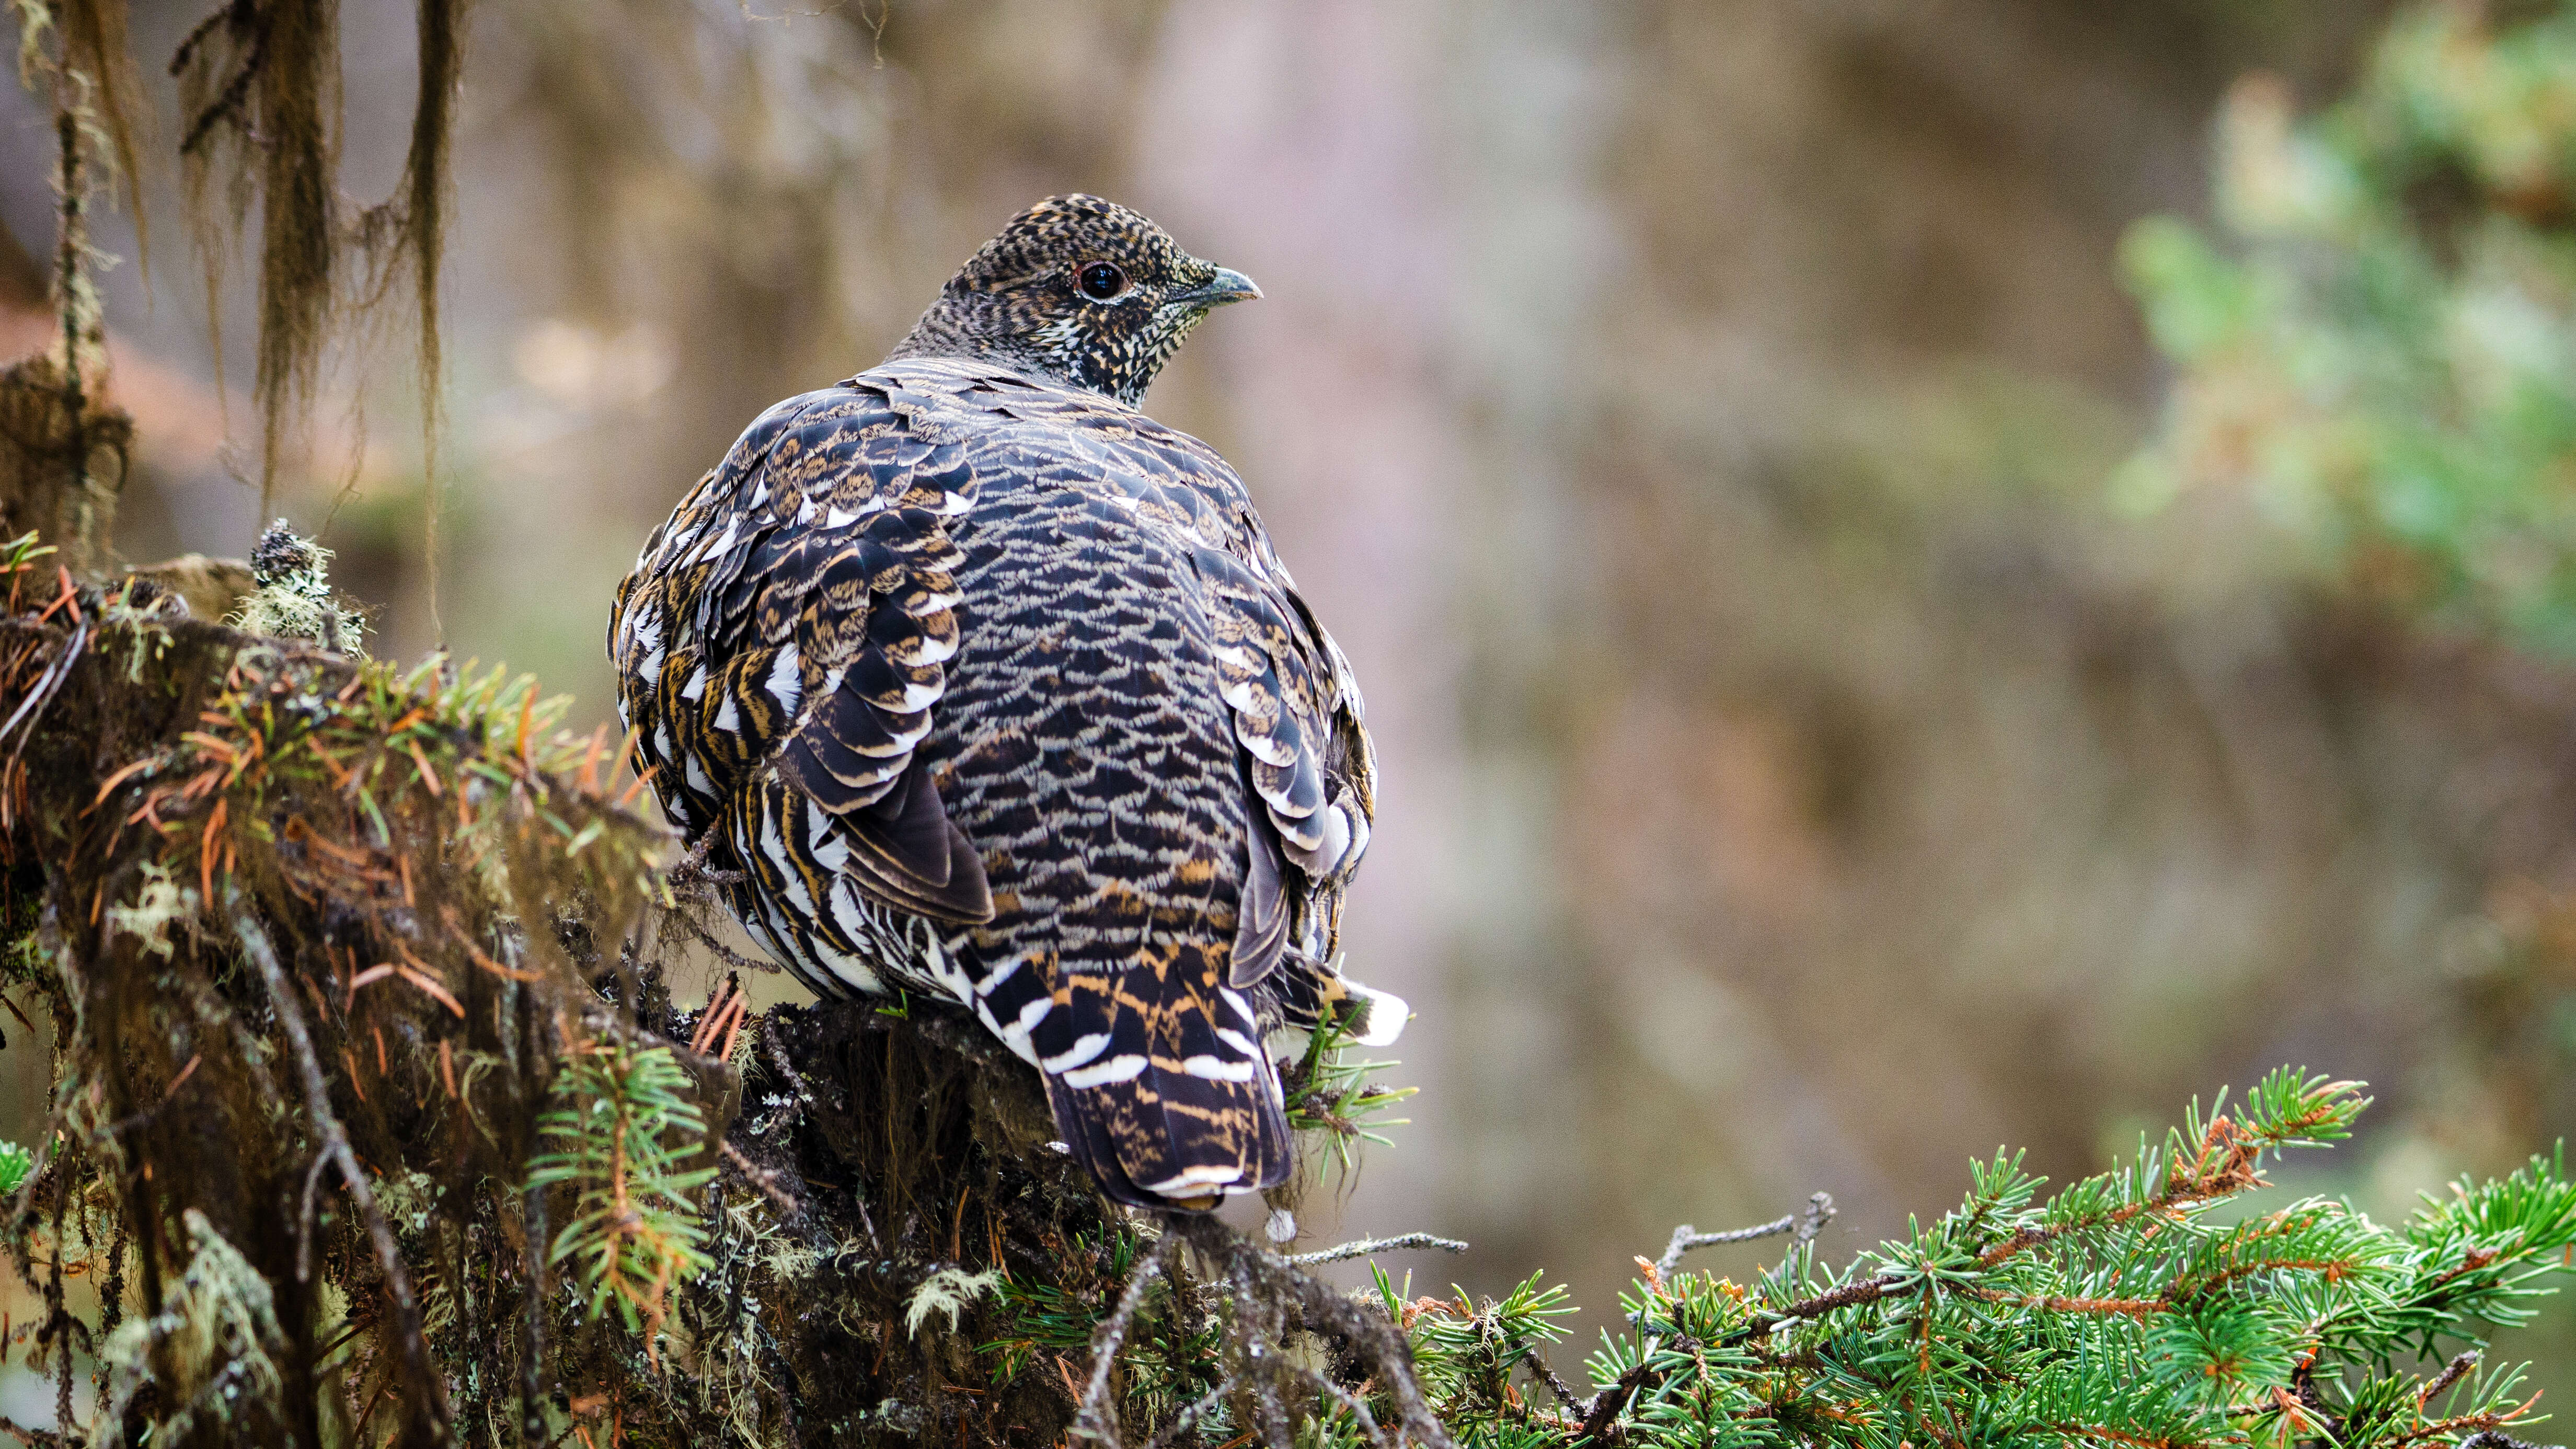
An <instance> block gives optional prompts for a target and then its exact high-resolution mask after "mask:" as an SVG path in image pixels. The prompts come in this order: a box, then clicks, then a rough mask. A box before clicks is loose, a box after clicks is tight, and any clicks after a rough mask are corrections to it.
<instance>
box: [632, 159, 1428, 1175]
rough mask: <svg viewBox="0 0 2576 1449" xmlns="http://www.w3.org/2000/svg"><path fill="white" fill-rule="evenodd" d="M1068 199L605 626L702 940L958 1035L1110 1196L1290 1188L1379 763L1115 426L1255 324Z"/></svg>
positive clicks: (1382, 1028)
mask: <svg viewBox="0 0 2576 1449" xmlns="http://www.w3.org/2000/svg"><path fill="white" fill-rule="evenodd" d="M1260 295H1261V293H1260V290H1259V289H1258V288H1257V287H1255V286H1254V285H1253V284H1252V282H1251V280H1250V279H1249V278H1247V277H1245V276H1244V275H1242V274H1241V273H1239V272H1234V271H1230V270H1227V269H1225V268H1223V267H1219V266H1216V265H1215V264H1213V263H1210V262H1207V261H1204V260H1201V259H1200V258H1197V257H1194V256H1191V255H1189V254H1188V253H1186V252H1184V251H1182V250H1181V249H1180V248H1179V247H1178V246H1177V245H1175V244H1174V243H1173V241H1172V239H1171V238H1170V237H1169V236H1168V235H1166V234H1165V233H1164V232H1163V230H1162V229H1161V228H1160V227H1158V226H1156V225H1155V224H1154V223H1152V222H1151V221H1149V220H1147V219H1146V218H1145V217H1143V216H1141V215H1139V214H1137V213H1136V212H1134V211H1131V210H1129V209H1127V208H1126V207H1123V206H1118V205H1115V204H1113V203H1110V202H1107V201H1103V200H1100V199H1099V198H1097V197H1092V196H1083V195H1070V196H1058V197H1052V198H1050V199H1048V200H1046V201H1042V202H1040V203H1038V204H1037V205H1036V206H1034V207H1031V208H1030V209H1029V210H1027V211H1025V212H1023V213H1021V214H1020V215H1019V216H1017V217H1015V218H1013V219H1012V221H1011V223H1010V224H1009V225H1008V226H1006V227H1004V228H1003V230H1002V232H1001V234H1000V235H998V236H996V237H994V238H993V240H992V241H990V242H988V243H986V244H985V246H984V247H983V249H982V250H980V251H978V252H977V253H976V254H975V255H974V257H973V258H972V259H970V260H969V261H968V262H967V263H966V265H965V266H964V267H963V268H962V269H961V270H960V271H959V272H958V273H957V275H956V276H955V277H954V278H952V279H951V280H950V281H949V282H948V284H947V285H946V286H945V287H944V288H943V289H942V290H941V292H940V295H939V299H938V300H937V301H936V302H935V303H933V304H932V305H931V307H930V309H929V311H927V312H925V313H924V314H923V315H922V318H921V321H920V322H919V324H918V325H916V326H915V327H914V328H913V330H912V332H911V333H910V335H908V336H907V337H905V338H904V340H903V342H902V343H901V344H900V345H899V346H897V347H896V348H895V350H894V352H893V354H892V355H891V356H889V357H888V358H887V359H886V361H884V362H883V363H881V364H879V365H878V366H876V367H874V368H872V369H870V370H868V371H866V372H863V373H860V374H859V375H858V376H856V377H853V378H851V379H849V380H848V381H846V382H843V383H840V384H838V385H836V386H833V387H827V388H824V389H822V390H820V391H818V392H810V393H806V394H804V395H803V396H801V397H794V398H790V399H788V400H787V401H785V402H782V403H779V404H778V405H777V406H775V407H772V408H771V409H769V410H768V411H767V412H765V413H763V414H761V416H760V417H759V418H758V419H757V420H756V421H754V422H753V423H752V425H751V426H750V428H749V429H748V430H746V431H745V432H744V433H743V435H742V436H741V438H740V439H739V440H737V441H736V442H735V443H734V445H733V447H732V449H731V450H730V451H729V452H727V453H726V455H725V457H724V460H723V462H721V463H720V464H718V465H717V466H716V467H715V468H714V469H713V470H712V471H710V472H709V473H707V474H706V476H704V477H703V478H701V479H699V480H698V483H697V486H696V487H694V488H692V489H691V490H689V492H688V494H687V496H686V497H684V498H683V499H682V500H681V501H680V504H679V507H678V508H677V509H676V510H675V511H674V512H673V513H672V515H671V517H670V519H669V521H667V522H665V523H664V524H663V525H662V526H661V527H660V528H659V529H657V530H656V531H655V532H654V534H653V536H652V538H651V540H650V541H649V542H648V543H646V545H645V547H644V552H643V555H642V557H641V558H639V559H638V560H637V562H636V565H635V571H634V572H633V573H632V574H630V575H629V576H628V577H627V578H626V580H625V582H624V583H622V584H621V585H620V586H619V588H618V592H617V602H616V606H615V609H614V611H613V612H612V613H611V615H610V617H609V652H610V655H611V657H612V659H613V660H614V662H615V664H616V666H617V673H618V711H619V715H620V718H621V719H622V720H623V721H624V722H625V724H626V725H627V726H628V727H629V728H630V729H631V730H633V731H634V732H635V734H636V736H637V738H638V746H637V748H638V750H639V751H640V753H641V756H642V760H643V762H644V766H645V767H646V768H648V769H649V772H650V773H649V778H650V779H651V780H652V783H653V787H654V789H655V791H656V792H657V794H658V795H659V797H660V800H661V803H662V807H663V809H664V811H665V812H666V813H667V814H668V815H669V816H670V818H671V819H672V821H673V822H675V823H676V824H677V825H678V826H679V827H680V828H681V830H682V831H683V832H684V834H685V835H686V836H687V838H688V839H689V841H690V842H691V844H692V846H693V847H694V846H696V845H698V844H700V843H701V842H703V843H704V845H705V849H706V851H707V860H708V862H709V864H710V865H711V866H713V867H715V868H717V869H719V870H721V871H725V872H729V873H733V874H734V876H735V879H736V883H735V884H731V885H729V886H727V887H726V888H725V897H726V903H727V905H728V906H729V908H730V909H731V910H732V912H733V914H734V915H735V916H736V917H737V918H738V919H740V921H741V922H742V924H743V926H744V928H745V929H746V930H747V931H748V932H749V933H750V935H751V936H752V937H753V939H755V940H756V941H758V942H760V943H761V945H762V946H763V948H764V949H766V950H767V951H768V952H769V953H770V954H771V955H773V956H774V957H775V958H776V959H777V960H778V961H779V963H780V964H782V965H784V966H785V967H787V969H789V970H790V971H792V972H794V973H795V974H796V975H797V976H798V977H799V978H801V979H802V980H803V981H804V982H805V983H806V984H807V985H808V986H810V987H812V988H813V989H814V990H816V991H817V992H820V993H823V994H825V995H831V996H841V995H847V994H850V993H863V994H869V995H881V994H888V993H893V992H897V991H911V992H921V993H925V994H929V995H932V996H933V997H946V998H950V999H953V1000H955V1001H956V1002H958V1003H960V1004H962V1005H963V1006H964V1007H965V1008H967V1009H969V1010H971V1011H972V1012H973V1013H974V1015H975V1016H976V1018H977V1019H978V1020H980V1021H981V1022H982V1024H983V1025H984V1027H985V1028H986V1029H988V1030H989V1031H991V1032H992V1033H993V1034H994V1035H996V1036H998V1037H999V1038H1001V1040H1002V1041H1003V1042H1004V1043H1005V1044H1006V1045H1007V1046H1008V1047H1009V1048H1010V1050H1011V1051H1012V1052H1014V1053H1016V1054H1017V1055H1019V1056H1020V1057H1022V1058H1024V1059H1025V1060H1027V1061H1028V1062H1029V1063H1031V1064H1032V1065H1034V1066H1035V1067H1036V1068H1037V1069H1038V1070H1039V1072H1040V1073H1041V1074H1042V1076H1043V1078H1044V1081H1045V1084H1046V1092H1047V1099H1048V1102H1049V1104H1050V1105H1051V1107H1052V1108H1053V1111H1054V1115H1055V1121H1056V1126H1057V1130H1058V1132H1059V1133H1060V1134H1061V1135H1062V1137H1063V1139H1064V1142H1065V1144H1066V1145H1067V1147H1068V1148H1069V1149H1070V1151H1071V1152H1072V1154H1073V1155H1074V1156H1075V1157H1077V1158H1078V1159H1080V1160H1081V1161H1082V1163H1083V1164H1084V1165H1085V1166H1086V1167H1088V1168H1089V1169H1090V1171H1091V1174H1092V1176H1093V1177H1094V1178H1095V1179H1096V1180H1097V1181H1098V1182H1099V1184H1100V1186H1101V1187H1102V1189H1103V1190H1104V1191H1105V1192H1106V1193H1107V1194H1108V1195H1109V1196H1110V1197H1111V1198H1113V1199H1115V1200H1117V1201H1119V1202H1123V1203H1129V1204H1134V1205H1138V1206H1147V1207H1166V1208H1168V1207H1182V1208H1190V1209H1204V1208H1207V1207H1211V1206H1213V1205H1214V1204H1215V1203H1216V1202H1217V1200H1218V1199H1219V1198H1220V1197H1221V1196H1223V1195H1225V1194H1228V1193H1240V1192H1250V1191H1255V1190H1258V1189H1261V1188H1267V1187H1271V1186H1275V1185H1277V1184H1278V1183H1280V1182H1281V1181H1283V1180H1284V1179H1285V1178H1286V1177H1287V1175H1288V1173H1289V1171H1290V1169H1291V1165H1292V1151H1291V1145H1290V1142H1289V1137H1288V1127H1287V1118H1286V1104H1285V1101H1284V1099H1283V1092H1282V1088H1281V1084H1280V1078H1279V1072H1278V1068H1277V1066H1276V1065H1275V1063H1274V1061H1273V1059H1272V1057H1271V1055H1270V1050H1269V1043H1270V1040H1271V1035H1272V1033H1274V1032H1277V1031H1282V1030H1299V1029H1302V1030H1313V1029H1315V1028H1317V1027H1318V1026H1319V1025H1320V1024H1322V1023H1323V1022H1325V1021H1326V1020H1327V1018H1330V1019H1331V1020H1333V1021H1334V1022H1336V1023H1337V1024H1338V1025H1339V1026H1340V1027H1341V1028H1342V1029H1344V1030H1346V1031H1348V1032H1350V1033H1351V1034H1352V1035H1353V1036H1355V1037H1356V1038H1358V1039H1359V1040H1361V1041H1363V1042H1369V1043H1382V1042H1385V1041H1391V1040H1393V1038H1394V1035H1395V1033H1396V1031H1397V1030H1398V1029H1399V1028H1400V1027H1401V1026H1402V1025H1403V1023H1404V1020H1405V1016H1406V1009H1405V1005H1404V1003H1403V1002H1402V1001H1401V1000H1400V999H1398V998H1396V997H1394V996H1391V995H1389V994H1387V993H1384V992H1377V991H1371V990H1369V989H1368V988H1366V987H1363V986H1360V985H1358V984H1357V983H1354V982H1351V981H1348V980H1345V979H1344V978H1343V977H1342V976H1341V975H1340V973H1339V970H1338V968H1337V966H1336V965H1335V961H1336V954H1335V953H1336V944H1335V943H1336V936H1337V934H1338V930H1339V926H1340V919H1341V908H1342V898H1343V892H1344V890H1345V888H1346V887H1347V886H1348V885H1349V883H1350V880H1351V875H1352V872H1353V870H1354V869H1355V868H1356V867H1357V866H1358V864H1359V860H1360V856H1361V853H1362V852H1363V851H1365V850H1366V849H1367V846H1368V840H1369V822H1370V818H1371V815H1372V813H1373V810H1374V788H1375V783H1376V763H1375V759H1374V757H1373V755H1372V753H1371V750H1370V746H1369V738H1368V733H1367V731H1366V730H1365V729H1364V728H1362V726H1361V722H1360V693H1359V689H1358V687H1357V686H1356V684H1354V682H1353V681H1352V678H1351V668H1350V664H1349V661H1348V660H1346V659H1344V658H1343V656H1342V653H1341V650H1340V649H1339V648H1338V647H1337V646H1335V644H1334V643H1333V640H1332V637H1331V636H1330V635H1328V634H1326V633H1325V632H1324V629H1323V626H1322V625H1321V624H1319V623H1317V622H1316V620H1315V616H1314V614H1313V612H1312V611H1311V610H1310V609H1309V608H1308V607H1307V605H1306V602H1305V600H1303V599H1302V598H1300V597H1299V596H1298V594H1297V590H1296V586H1295V584H1294V583H1293V582H1292V581H1291V580H1290V579H1289V576H1288V571H1287V569H1286V568H1285V567H1283V566H1282V565H1281V564H1280V562H1279V557H1278V555H1277V554H1276V553H1275V552H1274V551H1273V550H1272V548H1271V544H1270V539H1269V537H1268V535H1267V534H1266V533H1265V532H1264V530H1263V528H1262V525H1261V520H1260V517H1259V516H1258V515H1257V514H1256V513H1255V512H1254V511H1253V507H1252V499H1251V496H1250V494H1249V493H1248V492H1247V491H1246V490H1245V488H1244V485H1243V482H1242V480H1241V479H1240V478H1238V477H1237V476H1236V475H1235V472H1234V470H1233V469H1232V468H1230V467H1228V466H1227V465H1226V462H1225V460H1224V459H1223V458H1221V457H1219V456H1218V455H1217V453H1216V451H1215V450H1214V449H1212V448H1210V447H1209V446H1208V445H1207V444H1205V443H1203V442H1201V441H1199V440H1198V439H1197V438H1194V437H1191V436H1189V435H1188V434H1186V433H1181V432H1177V431H1175V430H1173V429H1171V428H1167V427H1165V426H1163V425H1162V424H1160V423H1157V422H1155V421H1154V420H1153V419H1152V418H1149V417H1147V416H1146V415H1145V414H1144V413H1143V412H1141V411H1139V410H1138V404H1139V403H1140V401H1141V400H1142V399H1143V397H1144V393H1145V389H1146V386H1147V385H1148V384H1149V383H1151V382H1152V381H1153V379H1154V374H1155V373H1156V372H1157V371H1158V370H1159V369H1160V368H1161V367H1162V365H1163V363H1164V362H1165V360H1167V359H1168V358H1170V356H1171V355H1172V353H1173V351H1174V349H1176V348H1177V347H1179V346H1180V343H1181V340H1182V338H1183V337H1184V336H1186V335H1187V334H1188V333H1189V331H1190V329H1191V328H1192V327H1194V326H1196V325H1197V324H1198V323H1199V321H1200V320H1201V319H1202V318H1204V317H1205V316H1206V315H1207V314H1208V313H1209V312H1210V311H1211V310H1213V309H1215V308H1217V307H1220V306H1223V305H1225V304H1227V303H1230V302H1236V301H1241V300H1244V299H1247V298H1253V297H1258V296H1260Z"/></svg>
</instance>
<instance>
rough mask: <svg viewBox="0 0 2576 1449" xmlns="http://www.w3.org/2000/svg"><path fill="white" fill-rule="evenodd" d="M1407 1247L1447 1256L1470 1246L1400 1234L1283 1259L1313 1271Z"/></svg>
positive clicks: (1363, 1240)
mask: <svg viewBox="0 0 2576 1449" xmlns="http://www.w3.org/2000/svg"><path fill="white" fill-rule="evenodd" d="M1403 1248H1438V1249H1439V1250H1440V1251H1442V1252H1444V1253H1463V1252H1465V1251H1467V1245H1466V1244H1465V1243H1463V1242H1460V1241H1459V1240H1458V1239H1456V1238H1443V1237H1437V1236H1434V1235H1433V1234H1430V1233H1399V1234H1397V1235H1396V1236H1394V1237H1392V1238H1362V1239H1360V1240H1359V1241H1358V1242H1356V1243H1344V1244H1342V1245H1341V1246H1340V1247H1338V1248H1326V1249H1323V1250H1322V1251H1320V1252H1314V1253H1297V1254H1294V1255H1292V1256H1290V1257H1286V1258H1283V1259H1281V1260H1280V1261H1281V1262H1284V1263H1286V1264H1288V1265H1289V1266H1290V1267H1294V1268H1310V1267H1313V1266H1314V1265H1315V1264H1317V1263H1339V1262H1344V1261H1346V1260H1348V1259H1351V1258H1365V1257H1367V1256H1368V1255H1369V1254H1371V1253H1392V1252H1395V1251H1397V1250H1399V1249H1403Z"/></svg>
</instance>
